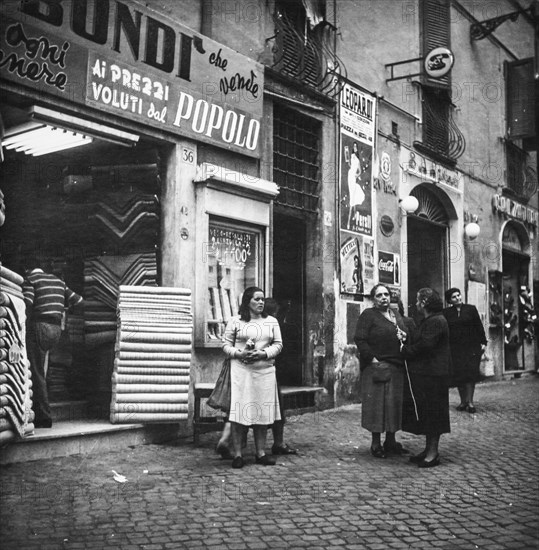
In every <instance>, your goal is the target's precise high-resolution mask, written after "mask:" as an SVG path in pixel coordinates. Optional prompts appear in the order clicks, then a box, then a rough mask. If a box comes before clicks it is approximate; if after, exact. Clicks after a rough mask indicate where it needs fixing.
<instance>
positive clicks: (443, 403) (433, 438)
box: [402, 288, 451, 468]
mask: <svg viewBox="0 0 539 550" xmlns="http://www.w3.org/2000/svg"><path fill="white" fill-rule="evenodd" d="M416 307H417V310H418V311H419V312H420V313H422V314H423V315H424V319H423V320H422V321H421V323H420V325H419V327H418V330H417V332H416V334H415V337H414V340H413V341H412V342H405V343H404V346H403V349H402V353H403V355H404V357H406V358H407V359H408V371H409V374H410V385H411V387H412V392H413V393H410V391H409V389H407V390H406V391H405V396H404V404H403V419H402V429H403V430H404V431H406V432H409V433H413V434H416V435H425V449H424V450H423V451H422V452H421V453H419V454H418V455H415V456H412V457H410V462H414V463H416V464H417V465H418V466H419V467H420V468H432V467H433V466H438V464H440V457H439V454H438V445H439V442H440V436H441V434H444V433H449V432H450V431H451V429H450V426H449V385H448V382H449V375H450V371H451V356H450V354H451V352H450V349H449V328H448V326H447V321H446V320H445V317H444V316H443V315H442V309H443V303H442V300H441V298H440V296H439V295H438V293H437V292H436V291H435V290H433V289H432V288H422V289H421V290H419V292H418V293H417V304H416Z"/></svg>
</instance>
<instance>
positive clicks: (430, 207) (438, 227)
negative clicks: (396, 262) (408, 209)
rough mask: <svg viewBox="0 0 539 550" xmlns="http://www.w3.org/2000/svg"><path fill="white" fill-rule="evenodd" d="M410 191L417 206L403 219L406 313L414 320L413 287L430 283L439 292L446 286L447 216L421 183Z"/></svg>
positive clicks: (433, 196) (416, 288)
mask: <svg viewBox="0 0 539 550" xmlns="http://www.w3.org/2000/svg"><path fill="white" fill-rule="evenodd" d="M410 194H411V195H412V196H414V197H415V198H416V199H417V200H418V201H419V208H418V209H417V210H416V211H415V213H414V214H409V215H408V220H407V227H408V229H407V246H406V249H407V264H408V314H409V315H410V316H412V317H413V318H414V319H415V320H416V321H418V320H419V319H418V313H417V310H416V307H415V302H416V294H417V291H418V290H419V289H420V288H423V287H431V288H433V289H434V290H436V291H437V292H439V293H440V295H441V296H443V292H444V289H445V288H447V282H448V278H449V275H448V274H449V266H448V252H447V251H448V243H447V234H448V227H449V218H450V216H449V214H448V211H447V208H446V206H445V205H444V203H443V202H442V199H441V198H440V197H438V196H437V195H436V194H435V193H434V192H432V191H431V190H429V189H427V188H426V186H425V185H418V186H417V187H415V188H414V189H413V190H412V192H411V193H410ZM448 200H449V199H448Z"/></svg>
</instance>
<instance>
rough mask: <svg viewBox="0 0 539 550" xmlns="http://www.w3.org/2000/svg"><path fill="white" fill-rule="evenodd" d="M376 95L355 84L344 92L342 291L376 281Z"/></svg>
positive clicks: (363, 289)
mask: <svg viewBox="0 0 539 550" xmlns="http://www.w3.org/2000/svg"><path fill="white" fill-rule="evenodd" d="M375 114H376V98H375V97H374V96H373V95H371V94H368V93H366V92H364V91H362V90H360V89H359V88H357V87H355V86H353V85H352V84H350V83H345V84H344V86H343V89H342V91H341V95H340V111H339V125H340V136H339V137H340V162H339V166H340V171H339V206H340V208H339V210H340V212H339V228H340V231H339V235H340V254H339V258H340V273H341V293H342V294H351V295H360V296H361V295H364V294H367V293H368V292H369V291H370V288H372V285H373V284H374V241H373V239H372V238H370V237H372V235H373V208H372V207H373V190H372V189H373V188H372V175H373V170H372V168H373V156H374V138H375Z"/></svg>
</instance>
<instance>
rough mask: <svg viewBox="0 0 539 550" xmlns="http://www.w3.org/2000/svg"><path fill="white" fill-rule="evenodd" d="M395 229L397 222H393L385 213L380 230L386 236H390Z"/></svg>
mask: <svg viewBox="0 0 539 550" xmlns="http://www.w3.org/2000/svg"><path fill="white" fill-rule="evenodd" d="M394 230H395V224H394V223H393V220H392V219H391V218H390V217H389V216H387V215H386V214H384V215H383V216H382V218H381V220H380V231H381V232H382V235H385V236H386V237H390V236H391V235H393V231H394Z"/></svg>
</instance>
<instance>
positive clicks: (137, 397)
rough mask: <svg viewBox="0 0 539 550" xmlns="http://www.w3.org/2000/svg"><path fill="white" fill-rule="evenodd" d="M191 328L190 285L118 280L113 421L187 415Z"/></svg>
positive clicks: (177, 418) (164, 419)
mask: <svg viewBox="0 0 539 550" xmlns="http://www.w3.org/2000/svg"><path fill="white" fill-rule="evenodd" d="M192 328H193V316H192V311H191V291H190V290H188V289H183V288H166V287H151V286H128V285H121V286H120V296H119V298H118V336H117V340H116V359H115V361H114V372H113V375H112V400H111V411H110V420H111V422H112V423H113V424H114V423H126V422H129V423H132V422H178V421H180V420H187V414H188V396H189V379H190V365H191V351H192V349H191V346H192Z"/></svg>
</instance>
